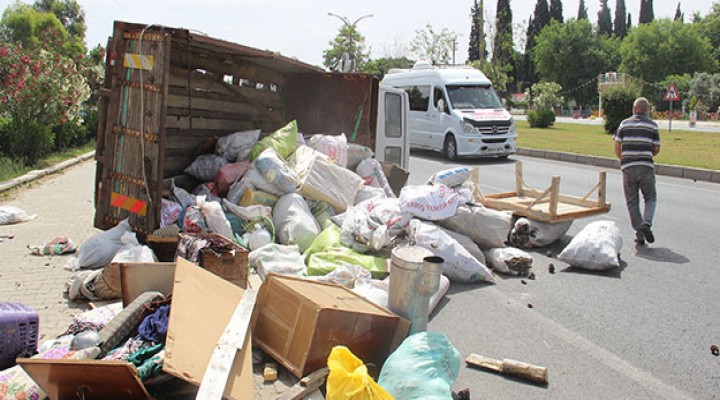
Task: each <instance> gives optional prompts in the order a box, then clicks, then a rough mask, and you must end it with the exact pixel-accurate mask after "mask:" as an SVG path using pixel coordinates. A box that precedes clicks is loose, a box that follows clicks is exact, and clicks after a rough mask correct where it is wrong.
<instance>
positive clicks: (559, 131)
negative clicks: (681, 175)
mask: <svg viewBox="0 0 720 400" xmlns="http://www.w3.org/2000/svg"><path fill="white" fill-rule="evenodd" d="M516 123H517V128H518V146H519V147H524V148H529V149H541V150H552V151H562V152H567V153H577V154H586V155H592V156H603V157H615V152H614V150H613V148H614V142H613V137H612V135H608V134H606V133H605V130H604V129H603V127H602V125H583V124H557V123H556V124H555V125H554V126H553V127H550V128H547V129H539V128H530V125H529V124H528V123H527V121H516ZM660 140H661V146H660V154H658V155H657V156H656V157H655V162H656V163H658V164H669V165H679V166H684V167H695V168H705V169H712V170H720V152H718V151H717V149H718V148H720V133H715V132H691V131H682V130H673V131H672V133H668V132H667V130H661V131H660Z"/></svg>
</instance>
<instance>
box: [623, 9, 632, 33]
mask: <svg viewBox="0 0 720 400" xmlns="http://www.w3.org/2000/svg"><path fill="white" fill-rule="evenodd" d="M625 27H626V28H627V30H628V31H630V28H632V14H630V13H628V19H627V24H625Z"/></svg>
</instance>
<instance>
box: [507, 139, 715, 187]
mask: <svg viewBox="0 0 720 400" xmlns="http://www.w3.org/2000/svg"><path fill="white" fill-rule="evenodd" d="M517 154H518V155H521V156H528V157H538V158H546V159H549V160H559V161H568V162H574V163H579V164H586V165H593V166H596V167H603V168H612V169H620V161H619V160H618V159H616V158H610V157H601V156H586V155H583V154H576V153H566V152H562V151H550V150H538V149H526V148H521V147H519V148H518V149H517ZM655 173H656V174H657V175H666V176H672V177H675V178H685V179H692V180H696V181H706V182H712V183H720V171H715V170H712V169H703V168H691V167H679V166H677V165H667V164H655Z"/></svg>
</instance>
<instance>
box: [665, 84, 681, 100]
mask: <svg viewBox="0 0 720 400" xmlns="http://www.w3.org/2000/svg"><path fill="white" fill-rule="evenodd" d="M663 100H665V101H680V94H678V90H677V88H676V87H675V84H674V83H671V84H670V87H669V88H668V90H667V93H665V97H663Z"/></svg>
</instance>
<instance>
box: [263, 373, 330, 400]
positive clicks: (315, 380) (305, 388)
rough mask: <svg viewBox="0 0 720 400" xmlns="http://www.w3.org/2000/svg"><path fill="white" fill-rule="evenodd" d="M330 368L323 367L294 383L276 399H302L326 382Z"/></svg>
mask: <svg viewBox="0 0 720 400" xmlns="http://www.w3.org/2000/svg"><path fill="white" fill-rule="evenodd" d="M328 373H329V371H328V369H327V368H321V369H319V370H317V371H315V372H313V373H312V374H310V375H308V376H306V377H304V378H302V379H301V380H300V382H298V383H296V384H295V385H293V386H292V387H291V388H290V389H288V390H286V391H285V393H283V394H282V395H280V396H278V397H276V398H275V400H302V399H304V398H305V397H306V396H309V395H310V394H312V393H313V392H315V391H316V390H318V389H320V387H322V385H324V384H325V380H326V379H327V376H328Z"/></svg>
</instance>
